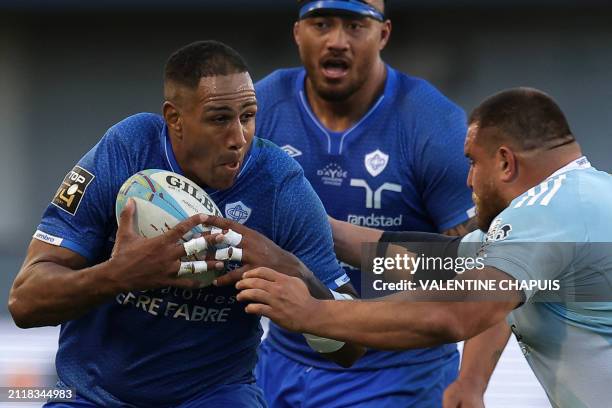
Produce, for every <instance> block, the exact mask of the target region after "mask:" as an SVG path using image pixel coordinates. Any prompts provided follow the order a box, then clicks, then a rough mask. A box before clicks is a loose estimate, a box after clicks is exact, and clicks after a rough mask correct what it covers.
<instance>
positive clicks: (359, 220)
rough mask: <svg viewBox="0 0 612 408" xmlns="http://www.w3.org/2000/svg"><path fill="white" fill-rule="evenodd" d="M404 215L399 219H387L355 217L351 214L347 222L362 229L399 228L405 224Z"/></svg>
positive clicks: (372, 215)
mask: <svg viewBox="0 0 612 408" xmlns="http://www.w3.org/2000/svg"><path fill="white" fill-rule="evenodd" d="M403 217H404V216H403V214H400V215H398V216H397V217H385V216H384V215H376V214H370V215H355V214H349V215H348V217H347V221H348V222H350V223H351V224H355V225H361V226H362V227H399V226H401V225H402V222H403V219H404V218H403Z"/></svg>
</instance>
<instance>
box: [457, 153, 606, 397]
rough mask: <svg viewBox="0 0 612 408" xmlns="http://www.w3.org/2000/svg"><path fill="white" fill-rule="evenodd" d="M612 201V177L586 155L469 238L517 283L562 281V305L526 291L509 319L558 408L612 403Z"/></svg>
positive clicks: (489, 262) (488, 262)
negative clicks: (522, 300)
mask: <svg viewBox="0 0 612 408" xmlns="http://www.w3.org/2000/svg"><path fill="white" fill-rule="evenodd" d="M611 203H612V176H610V175H609V174H607V173H604V172H601V171H598V170H596V169H594V168H593V167H591V165H590V164H589V162H588V160H587V159H586V158H584V157H582V158H580V159H578V160H576V161H574V162H572V163H570V164H569V165H567V166H565V167H564V168H562V169H560V170H559V171H557V172H555V173H554V174H553V175H551V176H550V177H549V178H547V179H546V180H545V181H544V182H542V183H541V184H539V185H538V186H536V187H534V188H532V189H530V190H529V191H527V192H525V193H524V194H522V195H521V196H519V197H517V198H516V199H514V200H513V201H512V203H511V204H510V205H509V206H508V208H506V209H505V210H504V211H502V213H501V214H499V216H498V217H497V218H496V219H495V220H494V221H493V222H492V223H491V227H490V229H489V231H488V233H487V234H486V235H485V234H483V233H482V232H480V231H478V232H474V233H472V234H470V235H468V236H466V237H465V238H464V239H463V243H465V242H466V241H474V240H478V241H480V242H483V245H482V247H481V252H480V255H481V256H485V258H484V263H485V265H486V266H492V267H495V268H497V269H499V270H501V271H503V272H505V273H507V274H508V275H511V276H512V277H514V278H515V279H516V280H518V281H521V282H527V281H534V280H538V281H540V282H544V281H557V282H558V284H559V286H560V291H559V292H560V293H562V294H563V298H562V299H561V302H554V303H553V302H550V301H548V300H550V299H549V298H548V299H547V298H546V294H545V292H544V291H542V290H539V289H538V288H537V287H536V288H534V289H533V290H530V289H525V290H524V294H525V298H526V300H525V303H524V304H523V305H522V306H520V307H518V308H517V309H515V310H514V311H513V312H512V313H510V315H509V316H508V322H509V324H510V326H511V327H512V330H513V332H514V334H515V335H516V337H517V340H518V341H519V344H520V345H521V349H522V350H523V353H524V355H525V357H526V358H527V361H528V362H529V364H530V366H531V368H532V369H533V371H534V373H535V375H536V377H537V378H538V380H539V381H540V383H541V384H542V386H543V387H544V389H545V390H546V393H547V394H548V397H549V398H550V401H551V403H552V405H553V406H555V407H572V408H576V407H605V406H610V405H611V403H610V395H612V391H611V388H610V387H612V302H609V300H612V251H610V248H612V244H610V243H612V211H611V210H612V208H611ZM466 246H467V245H462V249H464V248H465V247H466ZM602 293H609V295H608V299H605V298H603V297H601V294H602ZM594 294H599V299H598V300H599V301H598V302H594V301H592V300H593V296H594ZM581 300H584V301H581Z"/></svg>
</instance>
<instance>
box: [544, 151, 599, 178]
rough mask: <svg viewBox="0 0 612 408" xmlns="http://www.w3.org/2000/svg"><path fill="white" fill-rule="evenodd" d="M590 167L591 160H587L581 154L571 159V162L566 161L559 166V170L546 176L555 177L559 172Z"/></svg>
mask: <svg viewBox="0 0 612 408" xmlns="http://www.w3.org/2000/svg"><path fill="white" fill-rule="evenodd" d="M591 167H592V166H591V162H589V159H587V158H586V156H582V157H580V158H578V159H576V160H574V161H572V162H571V163H568V164H566V165H565V166H563V167H561V168H560V169H559V170H557V171H555V172H554V173H553V174H551V175H550V176H548V178H552V177H556V176H558V175H559V174H563V173H567V172H568V171H572V170H584V169H590V168H591Z"/></svg>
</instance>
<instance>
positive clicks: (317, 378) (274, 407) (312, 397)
mask: <svg viewBox="0 0 612 408" xmlns="http://www.w3.org/2000/svg"><path fill="white" fill-rule="evenodd" d="M458 369H459V353H458V352H457V351H455V352H454V353H452V354H449V355H447V356H444V357H442V358H439V359H437V360H433V361H427V362H423V363H418V364H411V365H409V366H398V367H391V368H385V369H376V370H348V371H336V370H325V369H320V368H316V367H309V366H306V365H303V364H300V363H298V362H296V361H295V360H291V359H289V358H287V357H286V356H285V355H284V354H282V353H279V352H278V351H276V349H274V348H273V347H271V346H270V345H269V344H268V342H266V341H264V342H263V343H262V345H261V348H260V357H259V363H258V364H257V368H256V369H255V376H256V378H257V384H258V385H259V386H260V387H261V389H262V390H263V392H264V396H265V398H266V401H267V402H268V406H269V407H270V408H322V407H324V408H340V407H359V408H385V407H393V408H395V407H411V408H434V407H441V406H442V396H443V394H444V390H445V389H446V387H448V385H450V383H452V382H453V381H454V380H455V379H456V378H457V373H458Z"/></svg>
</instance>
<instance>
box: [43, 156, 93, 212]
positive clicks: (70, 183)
mask: <svg viewBox="0 0 612 408" xmlns="http://www.w3.org/2000/svg"><path fill="white" fill-rule="evenodd" d="M94 178H95V176H94V175H93V174H91V173H90V172H88V171H87V170H85V169H84V168H82V167H81V166H74V168H73V169H72V170H70V171H69V172H68V174H66V177H64V181H62V185H61V186H59V188H58V189H57V192H56V193H55V196H54V197H53V200H52V201H51V203H52V204H53V205H55V206H56V207H58V208H60V209H62V210H64V211H66V212H67V213H68V214H71V215H75V214H76V212H77V210H78V209H79V204H81V199H82V198H83V195H84V194H85V190H87V187H88V186H89V184H90V183H91V181H92V180H93V179H94Z"/></svg>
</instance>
